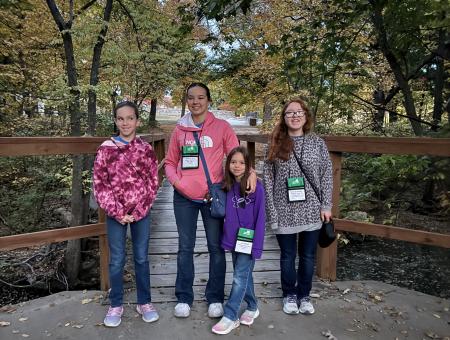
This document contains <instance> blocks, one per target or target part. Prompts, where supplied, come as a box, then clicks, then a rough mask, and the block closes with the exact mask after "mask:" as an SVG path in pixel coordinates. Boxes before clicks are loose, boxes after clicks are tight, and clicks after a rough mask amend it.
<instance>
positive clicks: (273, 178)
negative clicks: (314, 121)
mask: <svg viewBox="0 0 450 340" xmlns="http://www.w3.org/2000/svg"><path fill="white" fill-rule="evenodd" d="M292 139H293V141H294V150H295V152H296V154H297V156H298V158H299V159H300V155H301V153H302V145H303V143H305V145H304V146H303V157H302V159H301V162H302V168H303V169H304V170H305V172H306V173H307V174H308V179H310V180H311V181H313V182H314V185H315V187H316V189H317V190H318V191H319V193H320V194H321V196H322V204H320V201H319V199H318V198H317V196H316V194H315V192H314V189H313V188H312V187H311V184H310V183H309V181H308V179H307V178H305V191H306V200H305V201H301V202H289V201H288V192H287V178H288V177H300V176H303V177H305V176H304V175H303V173H302V172H301V170H300V168H299V166H298V163H297V160H296V159H295V157H294V155H293V154H292V155H291V156H290V158H289V160H287V161H283V160H280V159H276V160H275V161H274V162H269V161H268V160H267V157H266V160H265V161H264V175H263V176H264V189H265V191H266V215H267V216H266V220H267V224H268V225H269V226H270V227H271V228H272V229H274V232H275V233H276V234H294V233H299V232H302V231H312V230H317V229H320V227H321V225H322V222H321V220H320V211H321V210H331V206H332V203H331V195H332V190H333V174H332V172H333V171H332V166H331V160H330V155H329V153H328V149H327V147H326V145H325V141H324V140H323V139H322V138H320V137H319V136H317V135H316V134H313V133H311V134H306V135H305V136H304V137H303V136H301V137H293V138H292Z"/></svg>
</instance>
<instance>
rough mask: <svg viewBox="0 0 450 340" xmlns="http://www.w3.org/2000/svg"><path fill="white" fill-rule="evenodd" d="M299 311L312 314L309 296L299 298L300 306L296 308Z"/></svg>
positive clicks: (312, 308)
mask: <svg viewBox="0 0 450 340" xmlns="http://www.w3.org/2000/svg"><path fill="white" fill-rule="evenodd" d="M298 310H299V312H300V313H302V314H307V315H311V314H314V312H315V310H314V306H313V305H312V303H311V301H310V300H309V297H304V298H302V299H301V300H300V308H299V309H298Z"/></svg>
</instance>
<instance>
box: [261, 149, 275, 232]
mask: <svg viewBox="0 0 450 340" xmlns="http://www.w3.org/2000/svg"><path fill="white" fill-rule="evenodd" d="M263 183H264V190H265V192H266V197H265V198H266V213H267V224H268V225H269V226H270V227H271V228H272V229H278V215H277V211H276V209H275V204H274V200H273V194H274V191H273V187H274V183H275V165H274V163H272V162H269V161H268V160H267V151H266V159H265V161H264V168H263Z"/></svg>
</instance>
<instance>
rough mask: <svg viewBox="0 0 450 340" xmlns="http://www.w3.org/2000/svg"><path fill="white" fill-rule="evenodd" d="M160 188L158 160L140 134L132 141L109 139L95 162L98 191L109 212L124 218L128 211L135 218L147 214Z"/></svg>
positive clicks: (120, 218) (102, 204)
mask: <svg viewBox="0 0 450 340" xmlns="http://www.w3.org/2000/svg"><path fill="white" fill-rule="evenodd" d="M157 190H158V160H157V159H156V156H155V153H154V151H153V149H152V147H151V146H150V144H148V143H147V142H145V141H143V140H142V139H140V138H139V137H136V138H135V139H133V140H132V141H131V142H130V143H129V144H126V145H125V144H123V143H121V142H118V141H115V140H112V138H111V139H110V140H107V141H105V142H103V144H102V145H101V146H100V147H99V148H98V150H97V156H96V158H95V162H94V194H95V198H96V199H97V202H98V204H99V205H100V207H101V208H102V209H104V210H105V212H106V214H107V215H108V216H110V217H113V218H115V219H116V220H117V221H119V222H120V221H121V220H122V219H123V218H124V216H125V215H126V214H131V215H133V217H134V219H135V221H139V220H141V219H142V218H144V217H145V216H147V214H148V212H149V210H150V207H151V206H152V204H153V201H154V200H155V197H156V192H157Z"/></svg>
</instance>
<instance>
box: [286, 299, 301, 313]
mask: <svg viewBox="0 0 450 340" xmlns="http://www.w3.org/2000/svg"><path fill="white" fill-rule="evenodd" d="M283 312H285V313H286V314H298V306H297V297H296V296H295V295H288V296H286V297H285V298H284V299H283Z"/></svg>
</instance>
